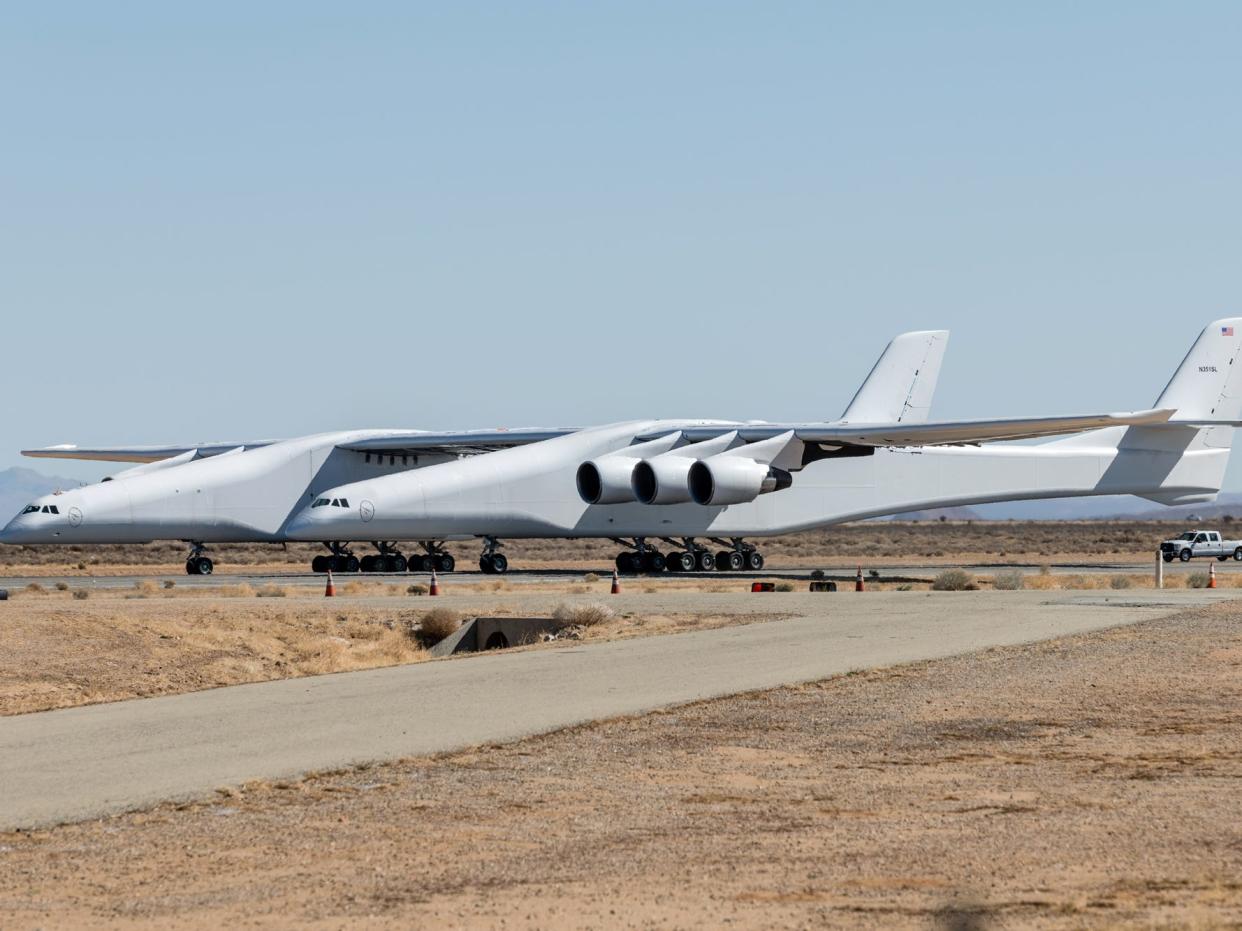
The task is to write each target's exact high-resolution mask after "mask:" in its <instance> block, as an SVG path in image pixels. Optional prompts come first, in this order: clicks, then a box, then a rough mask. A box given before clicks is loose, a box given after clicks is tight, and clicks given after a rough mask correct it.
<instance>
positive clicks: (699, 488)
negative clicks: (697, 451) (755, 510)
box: [687, 456, 793, 507]
mask: <svg viewBox="0 0 1242 931" xmlns="http://www.w3.org/2000/svg"><path fill="white" fill-rule="evenodd" d="M792 484H793V476H792V475H790V474H789V473H788V472H786V471H785V470H784V469H777V468H774V467H773V466H769V465H767V464H765V463H762V462H756V461H755V460H753V459H743V458H741V457H739V456H713V457H711V458H710V459H700V460H699V461H698V462H696V463H694V465H692V466H690V471H689V474H688V476H687V486H688V491H689V493H690V497H691V499H692V500H693V501H694V503H695V504H701V505H704V506H714V507H723V506H724V505H727V504H745V503H746V502H748V501H754V500H755V499H756V498H758V497H759V496H760V495H766V494H771V493H772V492H774V491H780V490H782V489H784V488H788V487H789V486H790V485H792Z"/></svg>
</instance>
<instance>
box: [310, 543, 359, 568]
mask: <svg viewBox="0 0 1242 931" xmlns="http://www.w3.org/2000/svg"><path fill="white" fill-rule="evenodd" d="M324 546H326V547H327V548H328V549H330V550H331V551H332V554H331V555H330V556H324V555H322V554H320V555H319V556H316V557H315V558H314V559H312V560H311V572H338V573H339V572H358V571H359V570H360V569H361V568H362V562H361V560H359V559H358V557H357V556H355V555H354V554H353V553H351V552H350V551H349V544H348V543H341V542H339V541H338V542H333V543H325V544H324ZM368 558H370V557H368Z"/></svg>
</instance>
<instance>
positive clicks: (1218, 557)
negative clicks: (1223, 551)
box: [1216, 556, 1229, 562]
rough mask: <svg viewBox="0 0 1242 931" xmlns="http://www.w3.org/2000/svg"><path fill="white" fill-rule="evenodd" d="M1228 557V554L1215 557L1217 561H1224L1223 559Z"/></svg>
mask: <svg viewBox="0 0 1242 931" xmlns="http://www.w3.org/2000/svg"><path fill="white" fill-rule="evenodd" d="M1228 558H1229V557H1228V556H1217V557H1216V561H1217V562H1224V561H1225V560H1226V559H1228Z"/></svg>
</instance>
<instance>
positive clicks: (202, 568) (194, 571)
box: [185, 556, 215, 575]
mask: <svg viewBox="0 0 1242 931" xmlns="http://www.w3.org/2000/svg"><path fill="white" fill-rule="evenodd" d="M214 570H215V564H214V563H212V561H211V560H210V559H208V558H207V557H206V556H191V557H190V558H189V559H187V560H186V561H185V574H186V575H211V573H212V572H213V571H214Z"/></svg>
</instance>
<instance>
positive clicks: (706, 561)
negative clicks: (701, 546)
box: [694, 550, 716, 572]
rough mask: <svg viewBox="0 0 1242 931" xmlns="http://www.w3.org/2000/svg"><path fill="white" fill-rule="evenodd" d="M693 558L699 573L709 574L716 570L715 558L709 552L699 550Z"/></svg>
mask: <svg viewBox="0 0 1242 931" xmlns="http://www.w3.org/2000/svg"><path fill="white" fill-rule="evenodd" d="M694 558H695V561H696V562H697V563H698V567H697V568H698V570H699V571H700V572H711V571H712V570H713V569H715V568H716V557H715V556H713V555H712V554H711V552H710V551H709V550H700V551H699V552H698V554H697V555H696V556H695V557H694Z"/></svg>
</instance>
